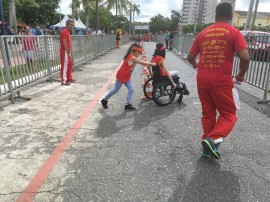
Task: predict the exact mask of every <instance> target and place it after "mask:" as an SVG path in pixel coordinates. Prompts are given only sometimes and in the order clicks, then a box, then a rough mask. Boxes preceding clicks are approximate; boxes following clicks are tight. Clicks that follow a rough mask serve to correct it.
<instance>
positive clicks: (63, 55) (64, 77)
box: [60, 51, 72, 83]
mask: <svg viewBox="0 0 270 202" xmlns="http://www.w3.org/2000/svg"><path fill="white" fill-rule="evenodd" d="M60 63H61V68H60V76H61V81H62V83H66V82H71V81H72V60H71V57H68V54H67V52H66V51H60Z"/></svg>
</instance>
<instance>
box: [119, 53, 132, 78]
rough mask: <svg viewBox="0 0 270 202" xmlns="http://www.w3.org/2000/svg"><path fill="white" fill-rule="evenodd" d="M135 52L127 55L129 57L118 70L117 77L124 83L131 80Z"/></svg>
mask: <svg viewBox="0 0 270 202" xmlns="http://www.w3.org/2000/svg"><path fill="white" fill-rule="evenodd" d="M134 57H135V56H134V55H133V54H130V55H128V56H127V58H126V59H125V60H124V61H123V64H122V65H121V67H120V69H119V70H118V71H117V74H116V79H117V80H118V81H120V82H122V83H127V82H128V81H129V80H130V77H131V74H132V71H133V67H134V65H135V63H133V62H131V61H130V59H131V58H134Z"/></svg>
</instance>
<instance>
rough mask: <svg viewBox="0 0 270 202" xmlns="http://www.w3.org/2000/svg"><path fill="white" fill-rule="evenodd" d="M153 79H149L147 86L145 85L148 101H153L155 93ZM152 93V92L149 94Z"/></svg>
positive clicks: (144, 91) (144, 89) (144, 90)
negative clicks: (153, 93)
mask: <svg viewBox="0 0 270 202" xmlns="http://www.w3.org/2000/svg"><path fill="white" fill-rule="evenodd" d="M152 82H153V78H150V79H148V80H147V81H146V82H145V84H144V85H143V93H144V95H145V96H146V97H147V98H148V99H151V100H152V99H153V97H152V92H153V86H152ZM149 91H151V92H149Z"/></svg>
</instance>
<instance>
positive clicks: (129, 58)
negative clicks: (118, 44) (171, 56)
mask: <svg viewBox="0 0 270 202" xmlns="http://www.w3.org/2000/svg"><path fill="white" fill-rule="evenodd" d="M141 54H142V47H141V46H140V45H138V44H137V43H133V44H132V45H131V46H130V47H129V49H128V51H127V53H126V55H125V56H124V58H123V62H122V65H121V67H120V69H119V70H118V72H117V74H116V82H115V87H114V89H113V90H111V91H110V92H109V93H108V94H107V95H106V96H105V97H104V99H102V100H101V104H102V106H103V108H105V109H107V108H108V100H109V98H110V97H112V96H113V95H114V94H116V93H117V92H118V91H119V90H120V88H121V87H122V85H123V84H125V86H126V87H127V89H128V95H127V100H126V105H125V110H126V109H129V110H135V109H136V108H135V107H134V106H133V105H132V104H131V101H132V95H133V93H134V87H133V83H132V81H131V80H130V78H131V74H132V72H133V68H134V66H135V64H137V63H138V64H141V65H156V64H155V63H150V62H147V61H143V60H139V59H138V58H137V57H138V56H139V55H141Z"/></svg>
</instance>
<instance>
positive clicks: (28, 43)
mask: <svg viewBox="0 0 270 202" xmlns="http://www.w3.org/2000/svg"><path fill="white" fill-rule="evenodd" d="M29 30H30V27H28V26H26V27H25V30H24V34H23V36H24V37H23V38H22V42H23V48H24V54H25V59H26V62H27V67H28V69H33V68H34V67H33V55H34V47H35V38H34V35H33V34H32V33H30V31H29Z"/></svg>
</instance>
